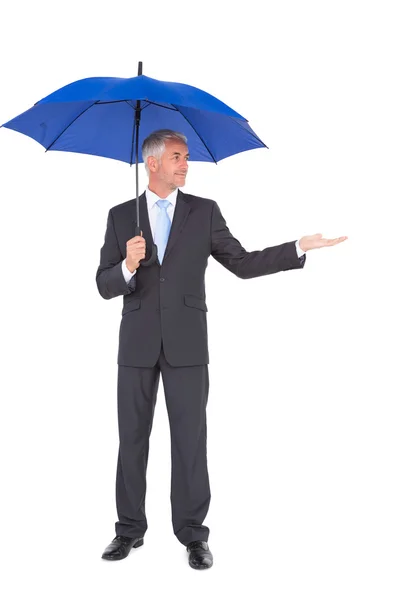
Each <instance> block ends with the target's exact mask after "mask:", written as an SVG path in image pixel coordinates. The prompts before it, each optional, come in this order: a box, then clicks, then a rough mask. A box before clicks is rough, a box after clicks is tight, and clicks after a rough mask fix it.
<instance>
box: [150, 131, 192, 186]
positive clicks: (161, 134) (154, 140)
mask: <svg viewBox="0 0 400 600" xmlns="http://www.w3.org/2000/svg"><path fill="white" fill-rule="evenodd" d="M166 140H180V141H181V142H184V143H185V144H187V137H186V136H185V135H183V133H180V132H179V131H173V130H172V129H158V130H157V131H153V133H151V134H150V135H149V136H147V138H146V139H145V140H144V142H143V144H142V158H143V162H144V167H145V169H146V173H147V175H149V174H150V171H149V167H148V166H147V158H148V157H149V156H154V157H155V158H156V159H157V160H158V161H159V160H160V159H161V156H162V154H163V153H164V152H165V141H166Z"/></svg>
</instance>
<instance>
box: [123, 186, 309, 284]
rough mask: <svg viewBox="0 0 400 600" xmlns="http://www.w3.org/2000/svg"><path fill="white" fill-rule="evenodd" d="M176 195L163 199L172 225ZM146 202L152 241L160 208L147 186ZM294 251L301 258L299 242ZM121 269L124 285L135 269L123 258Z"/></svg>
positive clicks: (155, 195) (174, 192)
mask: <svg viewBox="0 0 400 600" xmlns="http://www.w3.org/2000/svg"><path fill="white" fill-rule="evenodd" d="M177 195H178V188H176V190H174V191H173V192H171V193H170V195H169V196H167V197H166V198H165V200H169V201H170V202H171V204H170V205H169V206H168V208H167V213H168V216H169V218H170V219H171V223H172V218H173V216H174V210H175V206H176V197H177ZM146 200H147V210H148V213H149V221H150V227H151V233H152V235H153V240H154V232H155V230H156V223H157V217H158V213H159V212H160V210H161V208H160V207H159V206H158V205H157V204H156V203H157V201H158V200H160V197H159V196H157V194H155V193H154V192H152V191H151V190H149V187H148V186H147V187H146ZM163 200H164V198H163ZM296 251H297V256H298V257H299V258H300V256H303V254H305V252H303V250H302V249H301V248H300V246H299V240H297V241H296ZM121 267H122V272H123V274H124V278H125V281H126V283H128V281H130V280H131V279H132V277H133V276H134V275H135V273H136V269H135V270H134V271H133V273H131V272H130V270H129V269H128V267H127V266H126V258H125V260H123V261H122V263H121Z"/></svg>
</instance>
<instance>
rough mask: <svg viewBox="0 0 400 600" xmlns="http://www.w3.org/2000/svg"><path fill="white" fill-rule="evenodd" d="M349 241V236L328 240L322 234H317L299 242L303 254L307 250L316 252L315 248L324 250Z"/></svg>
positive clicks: (304, 237)
mask: <svg viewBox="0 0 400 600" xmlns="http://www.w3.org/2000/svg"><path fill="white" fill-rule="evenodd" d="M345 240H347V235H343V236H342V237H338V238H332V239H327V238H323V237H322V233H315V234H314V235H304V236H303V237H302V238H300V240H299V246H300V248H301V249H302V250H303V252H307V250H314V248H323V247H324V246H336V244H340V242H344V241H345Z"/></svg>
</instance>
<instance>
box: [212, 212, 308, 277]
mask: <svg viewBox="0 0 400 600" xmlns="http://www.w3.org/2000/svg"><path fill="white" fill-rule="evenodd" d="M211 255H212V256H213V257H214V258H215V260H217V261H218V262H219V263H221V265H222V266H223V267H225V268H226V269H228V270H229V271H231V272H232V273H234V275H236V276H237V277H240V278H241V279H251V278H252V277H260V276H261V275H272V274H273V273H278V272H279V271H289V270H291V269H302V268H303V267H304V264H305V261H306V255H305V254H303V256H301V257H300V258H299V257H298V255H297V251H296V240H294V241H293V242H285V243H284V244H279V245H278V246H270V247H269V248H264V250H254V251H253V252H247V250H245V248H243V246H242V245H241V243H240V242H239V240H237V239H236V238H235V237H233V235H232V234H231V232H230V231H229V229H228V227H227V225H226V222H225V219H224V217H223V216H222V214H221V211H220V209H219V206H218V204H217V203H216V202H214V205H213V209H212V215H211Z"/></svg>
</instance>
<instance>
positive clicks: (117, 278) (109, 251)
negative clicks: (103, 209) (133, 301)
mask: <svg viewBox="0 0 400 600" xmlns="http://www.w3.org/2000/svg"><path fill="white" fill-rule="evenodd" d="M123 260H124V257H123V256H122V255H121V251H120V249H119V246H118V241H117V236H116V234H115V229H114V219H113V215H112V209H110V211H109V213H108V218H107V229H106V234H105V237H104V244H103V247H102V248H101V250H100V265H99V267H98V269H97V273H96V283H97V289H98V290H99V293H100V295H101V296H102V297H103V298H104V299H105V300H110V298H115V296H121V295H125V294H130V293H132V292H133V291H135V288H136V275H133V276H132V279H131V280H130V281H129V282H128V283H127V282H126V281H125V278H124V274H123V272H122V267H121V263H122V261H123Z"/></svg>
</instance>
